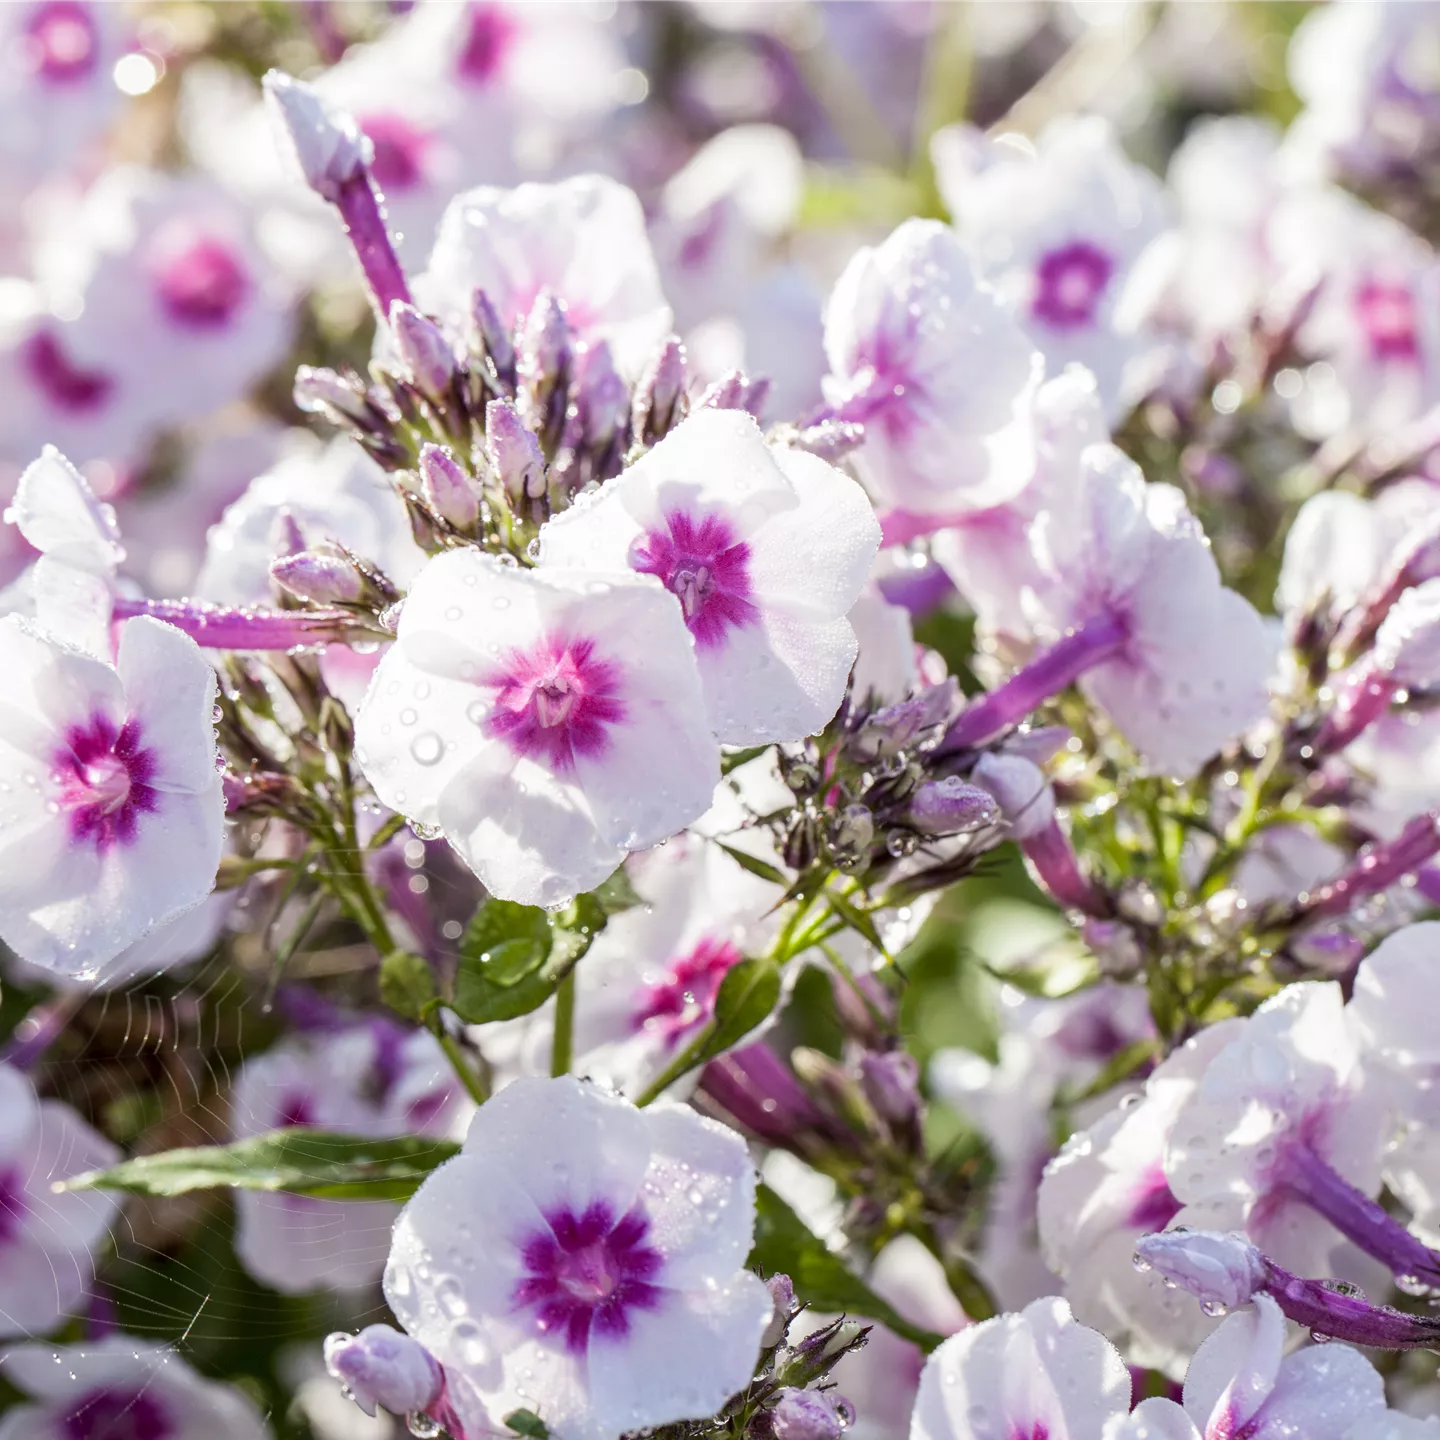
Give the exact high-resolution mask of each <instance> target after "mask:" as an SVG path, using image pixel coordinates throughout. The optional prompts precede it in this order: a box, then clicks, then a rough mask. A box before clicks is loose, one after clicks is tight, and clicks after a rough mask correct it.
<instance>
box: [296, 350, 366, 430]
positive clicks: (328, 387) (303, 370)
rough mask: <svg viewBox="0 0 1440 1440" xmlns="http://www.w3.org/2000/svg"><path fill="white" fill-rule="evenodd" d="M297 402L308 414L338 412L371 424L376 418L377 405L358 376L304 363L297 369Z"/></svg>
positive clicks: (339, 414) (329, 414) (328, 414)
mask: <svg viewBox="0 0 1440 1440" xmlns="http://www.w3.org/2000/svg"><path fill="white" fill-rule="evenodd" d="M293 393H294V396H295V404H296V405H297V406H298V407H299V408H300V409H301V410H303V411H304V412H305V413H306V414H307V415H324V416H326V417H327V418H328V417H329V416H331V415H332V414H333V415H337V416H339V417H340V418H341V419H343V420H350V421H353V422H354V423H355V424H356V425H365V426H368V425H369V424H371V423H372V422H373V420H374V418H375V416H374V407H373V406H372V405H371V404H370V401H369V400H368V398H367V397H366V395H365V390H364V387H363V386H362V385H361V384H360V383H359V382H358V381H356V380H350V379H346V378H345V377H344V376H343V375H338V374H336V372H335V371H334V370H327V369H324V368H321V367H318V366H315V365H301V366H300V367H299V368H298V369H297V370H296V371H295V388H294V392H293Z"/></svg>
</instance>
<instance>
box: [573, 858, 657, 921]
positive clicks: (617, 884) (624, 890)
mask: <svg viewBox="0 0 1440 1440" xmlns="http://www.w3.org/2000/svg"><path fill="white" fill-rule="evenodd" d="M580 898H581V899H586V898H592V899H594V900H597V901H598V902H599V904H600V908H601V909H602V910H603V911H604V912H605V915H606V918H607V919H608V918H609V917H610V916H611V915H620V914H623V913H624V912H625V911H626V910H633V909H635V907H636V906H637V905H643V904H644V903H645V897H644V896H643V895H641V893H640V892H639V891H638V890H637V889H636V888H635V887H634V886H633V885H632V884H631V883H630V876H629V874H628V872H627V871H626V869H625V867H624V866H623V865H622V866H620V868H619V869H618V870H616V871H615V873H614V874H613V875H612V876H611V877H610V878H609V879H608V880H604V881H602V882H601V883H600V884H599V885H597V886H596V887H595V888H594V889H593V890H591V891H590V892H589V896H588V897H587V896H581V897H580Z"/></svg>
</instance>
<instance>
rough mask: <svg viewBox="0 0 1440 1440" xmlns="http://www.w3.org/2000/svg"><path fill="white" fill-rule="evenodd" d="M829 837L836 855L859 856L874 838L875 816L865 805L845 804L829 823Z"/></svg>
mask: <svg viewBox="0 0 1440 1440" xmlns="http://www.w3.org/2000/svg"><path fill="white" fill-rule="evenodd" d="M829 838H830V848H831V849H832V850H833V851H835V853H836V855H837V857H843V856H851V857H855V858H859V857H860V856H861V855H863V854H864V853H865V851H866V850H868V849H869V848H870V842H871V841H872V840H873V839H874V838H875V817H874V816H873V815H872V814H871V813H870V810H869V808H868V807H867V806H865V805H847V806H846V807H845V808H844V809H843V810H842V811H841V812H840V813H839V814H838V815H837V816H836V817H835V820H834V822H833V823H832V824H831V827H830V837H829Z"/></svg>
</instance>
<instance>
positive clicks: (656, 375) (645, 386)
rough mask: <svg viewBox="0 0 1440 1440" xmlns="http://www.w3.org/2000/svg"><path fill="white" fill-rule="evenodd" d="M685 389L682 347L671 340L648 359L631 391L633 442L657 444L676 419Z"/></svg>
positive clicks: (674, 338) (673, 337) (677, 341)
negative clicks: (643, 441) (632, 392)
mask: <svg viewBox="0 0 1440 1440" xmlns="http://www.w3.org/2000/svg"><path fill="white" fill-rule="evenodd" d="M684 389H685V347H684V346H683V345H681V343H680V341H679V340H678V339H676V337H675V336H673V335H672V336H671V337H670V338H669V339H668V340H667V341H666V342H665V343H664V344H663V345H662V346H661V347H660V348H659V349H658V350H657V351H656V352H655V353H654V355H652V356H651V357H650V360H649V362H648V363H647V364H646V366H645V369H644V372H643V373H642V374H641V376H640V383H639V384H638V385H637V386H636V387H635V405H634V410H633V412H632V419H633V424H634V429H635V438H636V439H637V440H645V441H653V440H658V439H659V438H660V437H661V436H662V435H664V434H665V433H666V432H667V431H668V430H669V429H670V427H671V426H672V425H673V424H674V423H675V421H676V420H677V419H678V418H679V407H680V400H681V397H682V395H683V393H684Z"/></svg>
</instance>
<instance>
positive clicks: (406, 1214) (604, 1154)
mask: <svg viewBox="0 0 1440 1440" xmlns="http://www.w3.org/2000/svg"><path fill="white" fill-rule="evenodd" d="M754 1187H755V1172H754V1170H753V1169H752V1168H751V1165H750V1161H749V1157H748V1156H747V1154H746V1151H745V1146H744V1144H743V1142H742V1141H741V1140H740V1138H739V1136H737V1135H736V1134H734V1133H733V1132H732V1131H729V1130H727V1129H725V1128H724V1127H723V1126H721V1125H717V1124H715V1123H714V1122H713V1121H707V1120H703V1119H701V1118H700V1117H699V1116H698V1115H696V1114H694V1112H693V1111H690V1110H688V1109H684V1108H682V1107H679V1106H675V1105H670V1104H666V1103H664V1102H662V1103H660V1104H657V1105H654V1106H651V1107H650V1108H649V1109H647V1110H637V1109H635V1108H634V1107H633V1106H631V1105H630V1104H628V1103H627V1102H626V1101H624V1100H620V1099H618V1098H615V1097H613V1096H608V1095H605V1094H603V1093H601V1092H600V1091H598V1090H596V1089H595V1088H593V1087H592V1086H589V1085H586V1084H584V1083H582V1082H580V1081H577V1080H575V1079H572V1078H570V1077H568V1076H567V1077H562V1078H560V1079H557V1080H517V1081H516V1082H515V1083H514V1084H512V1085H510V1086H509V1087H507V1088H506V1089H504V1090H502V1091H501V1092H500V1093H499V1094H498V1095H496V1096H495V1098H494V1099H492V1100H490V1101H489V1102H488V1103H487V1104H485V1105H484V1106H482V1107H481V1109H480V1110H479V1111H477V1112H476V1116H475V1119H474V1121H473V1122H472V1123H471V1126H470V1132H469V1134H468V1135H467V1136H466V1139H465V1146H464V1149H463V1150H462V1152H461V1153H460V1154H459V1155H458V1156H456V1157H455V1159H453V1160H450V1161H448V1162H447V1163H446V1164H444V1165H442V1166H441V1167H440V1168H439V1169H438V1170H437V1171H436V1172H435V1173H434V1174H433V1175H431V1176H430V1178H429V1179H428V1180H426V1181H425V1183H424V1184H423V1185H422V1186H421V1187H420V1190H419V1191H418V1192H417V1194H416V1195H415V1197H414V1198H413V1199H412V1200H411V1201H410V1202H409V1203H408V1204H407V1205H406V1207H405V1209H404V1210H403V1211H402V1213H401V1215H400V1218H399V1220H398V1221H397V1222H396V1225H395V1240H394V1246H393V1248H392V1251H391V1256H390V1264H389V1266H388V1267H387V1269H386V1272H385V1296H386V1299H387V1300H388V1301H389V1302H390V1308H391V1309H392V1310H393V1311H394V1312H395V1315H396V1317H397V1318H398V1319H399V1321H400V1323H401V1324H402V1325H403V1326H404V1328H405V1329H406V1330H407V1331H408V1332H409V1333H410V1334H411V1335H413V1336H414V1337H415V1338H416V1339H417V1340H419V1341H420V1342H421V1344H423V1345H424V1346H425V1348H426V1349H427V1350H429V1351H430V1353H431V1354H432V1355H434V1356H435V1358H436V1359H437V1360H439V1361H440V1363H441V1364H442V1365H444V1367H445V1369H446V1375H447V1383H448V1391H447V1395H448V1399H449V1400H450V1402H451V1403H452V1404H453V1405H454V1406H455V1408H456V1409H457V1411H458V1412H459V1413H460V1415H461V1417H462V1419H463V1420H464V1421H465V1424H466V1427H467V1429H469V1428H470V1427H471V1425H472V1421H473V1423H474V1425H475V1428H476V1429H483V1428H485V1425H486V1420H487V1417H488V1421H489V1424H491V1425H495V1426H497V1427H498V1422H499V1421H500V1420H502V1419H503V1418H504V1416H506V1415H507V1414H509V1413H510V1412H512V1411H513V1410H516V1409H520V1408H525V1409H529V1410H533V1411H534V1412H535V1413H537V1414H538V1415H539V1416H540V1418H541V1419H542V1420H543V1421H544V1422H545V1424H546V1425H547V1426H548V1427H549V1430H550V1433H551V1434H552V1435H553V1436H555V1437H556V1440H613V1437H614V1436H616V1435H618V1434H620V1433H621V1432H622V1431H633V1430H641V1429H644V1428H646V1427H648V1426H652V1425H662V1424H665V1423H666V1422H668V1421H672V1420H679V1419H682V1418H701V1417H704V1416H708V1415H711V1414H713V1413H714V1412H715V1411H716V1410H718V1409H719V1408H720V1406H721V1405H723V1404H724V1403H725V1401H726V1400H727V1399H729V1397H730V1396H731V1395H733V1394H734V1393H735V1392H736V1391H738V1390H740V1389H742V1388H743V1387H744V1386H745V1385H746V1384H747V1383H748V1382H749V1380H750V1377H751V1375H752V1373H753V1370H754V1366H755V1362H756V1360H757V1358H758V1353H759V1347H760V1337H761V1334H762V1333H763V1331H764V1329H765V1326H766V1324H767V1323H768V1321H769V1319H770V1314H771V1308H772V1307H771V1301H770V1295H769V1292H768V1291H767V1289H766V1288H765V1286H764V1284H763V1283H762V1282H761V1280H760V1279H759V1277H758V1276H756V1275H753V1274H751V1273H750V1272H749V1271H747V1270H746V1269H745V1268H744V1265H745V1258H746V1256H747V1255H748V1253H749V1250H750V1245H751V1239H752V1232H753V1227H754V1193H755V1191H754Z"/></svg>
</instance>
